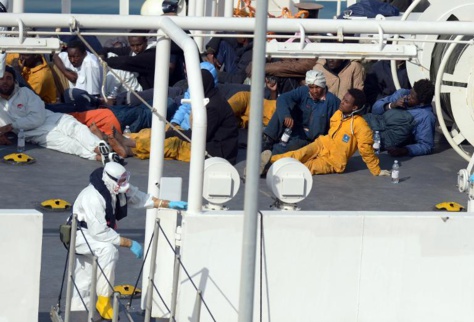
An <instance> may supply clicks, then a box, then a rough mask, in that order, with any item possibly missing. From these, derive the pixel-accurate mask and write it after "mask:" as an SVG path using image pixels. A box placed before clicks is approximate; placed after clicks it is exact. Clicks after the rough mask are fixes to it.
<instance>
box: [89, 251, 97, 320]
mask: <svg viewBox="0 0 474 322" xmlns="http://www.w3.org/2000/svg"><path fill="white" fill-rule="evenodd" d="M97 260H98V258H97V256H95V255H94V256H92V273H91V277H92V278H91V288H90V296H89V315H88V319H89V320H88V321H94V313H95V302H96V301H97Z"/></svg>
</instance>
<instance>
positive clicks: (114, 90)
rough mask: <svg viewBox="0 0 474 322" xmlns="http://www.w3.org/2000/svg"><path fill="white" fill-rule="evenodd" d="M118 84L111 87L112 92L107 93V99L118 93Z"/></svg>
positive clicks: (114, 96)
mask: <svg viewBox="0 0 474 322" xmlns="http://www.w3.org/2000/svg"><path fill="white" fill-rule="evenodd" d="M119 87H120V86H119V85H115V86H114V88H113V89H112V92H110V93H109V95H108V96H107V98H108V99H111V100H113V99H115V98H116V97H117V95H118V90H119Z"/></svg>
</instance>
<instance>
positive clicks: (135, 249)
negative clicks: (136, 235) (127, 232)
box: [130, 240, 143, 258]
mask: <svg viewBox="0 0 474 322" xmlns="http://www.w3.org/2000/svg"><path fill="white" fill-rule="evenodd" d="M130 250H131V251H132V253H133V254H135V256H137V258H142V257H143V247H142V245H140V243H137V242H136V241H134V240H132V246H130Z"/></svg>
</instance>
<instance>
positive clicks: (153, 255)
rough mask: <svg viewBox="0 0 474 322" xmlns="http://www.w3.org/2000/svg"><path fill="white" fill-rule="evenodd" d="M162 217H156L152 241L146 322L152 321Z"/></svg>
mask: <svg viewBox="0 0 474 322" xmlns="http://www.w3.org/2000/svg"><path fill="white" fill-rule="evenodd" d="M159 226H160V218H156V223H155V228H154V229H153V242H152V243H151V258H150V275H149V276H148V287H147V290H146V306H145V320H144V321H145V322H150V319H151V306H152V303H153V284H154V276H155V269H156V253H157V250H158V234H159V233H160V230H159Z"/></svg>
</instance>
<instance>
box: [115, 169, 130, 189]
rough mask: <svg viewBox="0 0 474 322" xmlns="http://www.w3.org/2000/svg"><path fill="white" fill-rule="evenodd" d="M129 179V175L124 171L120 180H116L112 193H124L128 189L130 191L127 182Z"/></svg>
mask: <svg viewBox="0 0 474 322" xmlns="http://www.w3.org/2000/svg"><path fill="white" fill-rule="evenodd" d="M129 179H130V173H129V172H128V171H125V172H124V173H123V174H122V175H121V176H120V178H118V179H117V181H116V184H115V188H114V192H115V193H126V192H127V191H128V189H130V183H128V180H129Z"/></svg>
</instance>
